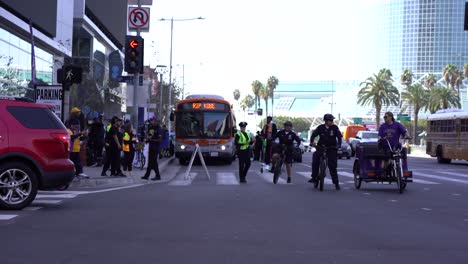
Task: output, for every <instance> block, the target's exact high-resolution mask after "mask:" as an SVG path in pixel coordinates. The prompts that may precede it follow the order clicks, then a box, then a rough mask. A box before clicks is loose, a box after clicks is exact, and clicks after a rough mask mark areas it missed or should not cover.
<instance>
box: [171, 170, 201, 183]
mask: <svg viewBox="0 0 468 264" xmlns="http://www.w3.org/2000/svg"><path fill="white" fill-rule="evenodd" d="M189 175H190V176H189V177H188V178H185V173H179V174H177V176H176V178H175V179H174V180H172V181H171V182H169V185H173V186H187V185H190V184H192V182H193V180H194V179H195V177H197V175H198V173H197V172H191V173H190V174H189Z"/></svg>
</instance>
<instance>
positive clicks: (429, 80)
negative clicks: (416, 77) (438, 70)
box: [424, 73, 437, 89]
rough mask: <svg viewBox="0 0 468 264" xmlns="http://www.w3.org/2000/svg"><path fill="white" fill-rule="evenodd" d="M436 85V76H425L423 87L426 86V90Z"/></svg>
mask: <svg viewBox="0 0 468 264" xmlns="http://www.w3.org/2000/svg"><path fill="white" fill-rule="evenodd" d="M436 83H437V76H436V75H435V74H432V73H430V74H428V75H427V76H426V79H425V80H424V86H426V87H427V88H428V89H432V87H434V86H435V85H436Z"/></svg>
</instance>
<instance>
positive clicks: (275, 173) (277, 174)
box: [273, 162, 282, 184]
mask: <svg viewBox="0 0 468 264" xmlns="http://www.w3.org/2000/svg"><path fill="white" fill-rule="evenodd" d="M281 165H282V162H279V163H278V164H275V167H274V168H273V183H274V184H276V183H277V182H278V179H279V177H280V175H281Z"/></svg>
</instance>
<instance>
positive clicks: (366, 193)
mask: <svg viewBox="0 0 468 264" xmlns="http://www.w3.org/2000/svg"><path fill="white" fill-rule="evenodd" d="M362 194H364V195H371V193H368V192H365V193H362Z"/></svg>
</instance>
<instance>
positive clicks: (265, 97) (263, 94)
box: [259, 86, 270, 116]
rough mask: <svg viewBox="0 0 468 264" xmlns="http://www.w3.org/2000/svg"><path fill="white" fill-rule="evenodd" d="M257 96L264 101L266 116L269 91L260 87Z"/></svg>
mask: <svg viewBox="0 0 468 264" xmlns="http://www.w3.org/2000/svg"><path fill="white" fill-rule="evenodd" d="M259 95H260V97H261V98H262V99H263V100H265V114H266V115H267V116H268V99H270V91H269V90H268V88H267V87H265V86H262V88H261V89H260V92H259Z"/></svg>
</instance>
